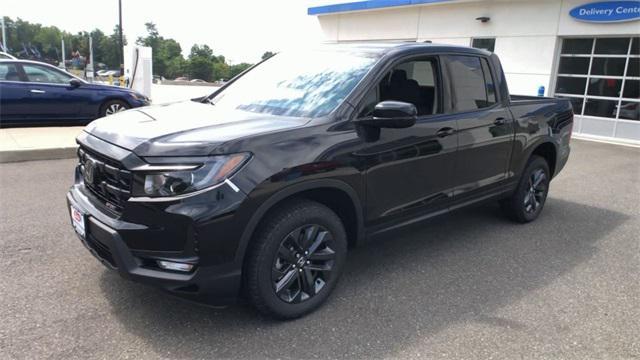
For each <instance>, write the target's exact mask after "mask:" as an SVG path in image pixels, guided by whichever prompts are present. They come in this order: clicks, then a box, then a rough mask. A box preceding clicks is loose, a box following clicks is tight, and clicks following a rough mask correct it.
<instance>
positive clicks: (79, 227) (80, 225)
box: [71, 205, 84, 237]
mask: <svg viewBox="0 0 640 360" xmlns="http://www.w3.org/2000/svg"><path fill="white" fill-rule="evenodd" d="M71 223H72V224H73V228H74V229H75V231H76V232H77V233H78V235H80V236H83V237H84V214H83V213H82V212H80V210H78V209H76V208H75V207H74V206H73V205H71Z"/></svg>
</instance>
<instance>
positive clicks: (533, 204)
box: [500, 155, 551, 223]
mask: <svg viewBox="0 0 640 360" xmlns="http://www.w3.org/2000/svg"><path fill="white" fill-rule="evenodd" d="M550 180H551V176H550V174H549V165H548V164H547V161H546V160H545V159H544V158H543V157H540V156H537V155H534V156H532V157H531V159H530V160H529V163H528V164H527V167H526V168H525V170H524V172H523V173H522V178H521V179H520V183H519V184H518V188H517V189H516V191H515V193H514V194H513V195H512V196H511V197H510V198H507V199H504V200H502V201H501V202H500V205H501V207H502V209H503V211H504V212H505V213H506V214H507V216H509V217H510V218H511V219H512V220H514V221H517V222H520V223H527V222H530V221H533V220H535V219H536V218H537V217H538V215H540V212H542V208H543V207H544V203H545V201H546V200H547V194H548V193H549V181H550Z"/></svg>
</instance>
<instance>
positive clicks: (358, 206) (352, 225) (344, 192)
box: [236, 179, 364, 266]
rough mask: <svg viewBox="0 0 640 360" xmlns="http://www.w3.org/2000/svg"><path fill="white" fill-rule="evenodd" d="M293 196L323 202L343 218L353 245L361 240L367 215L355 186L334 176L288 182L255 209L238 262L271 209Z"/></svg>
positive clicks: (247, 227) (242, 242) (245, 253)
mask: <svg viewBox="0 0 640 360" xmlns="http://www.w3.org/2000/svg"><path fill="white" fill-rule="evenodd" d="M293 198H305V199H309V200H312V201H316V202H318V203H321V204H323V205H325V206H327V207H328V208H330V209H331V210H332V211H334V212H335V213H336V214H337V215H338V217H340V219H341V220H342V223H343V225H344V227H345V231H346V232H347V241H348V243H349V246H350V247H353V246H356V245H357V244H359V243H360V242H361V239H362V237H363V235H364V218H363V214H362V203H361V202H360V197H359V196H358V194H357V192H356V191H355V189H353V187H351V186H350V185H348V184H347V183H345V182H342V181H339V180H333V179H323V180H311V181H306V182H303V183H299V184H295V185H290V186H287V187H286V188H284V189H282V190H280V191H278V192H276V193H274V194H273V195H271V196H269V198H268V199H267V200H266V201H264V202H263V203H262V204H261V205H260V206H259V207H258V209H257V210H256V211H255V212H254V213H253V215H252V216H251V218H250V220H249V222H248V223H247V226H246V228H245V230H244V231H243V233H242V235H241V238H240V244H239V247H238V250H237V253H236V262H237V263H239V264H240V265H242V266H244V261H245V258H246V255H247V250H248V249H249V244H250V243H251V239H252V238H253V235H254V233H255V231H256V230H257V229H258V227H259V225H260V223H261V222H262V221H263V220H264V219H265V218H266V217H267V216H268V215H269V213H270V211H271V210H273V209H275V208H276V207H277V206H279V205H281V204H283V203H284V202H286V201H287V200H290V199H293Z"/></svg>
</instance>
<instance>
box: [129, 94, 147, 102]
mask: <svg viewBox="0 0 640 360" xmlns="http://www.w3.org/2000/svg"><path fill="white" fill-rule="evenodd" d="M129 95H130V96H131V97H132V98H134V99H136V100H140V101H149V98H148V97H146V96H144V95H142V94H138V93H134V92H130V93H129Z"/></svg>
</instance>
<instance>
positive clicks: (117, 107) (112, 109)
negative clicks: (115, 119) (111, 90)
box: [105, 103, 127, 115]
mask: <svg viewBox="0 0 640 360" xmlns="http://www.w3.org/2000/svg"><path fill="white" fill-rule="evenodd" d="M125 110H127V109H126V108H125V107H124V106H122V104H118V103H114V104H110V105H109V106H107V109H106V111H105V114H106V115H113V114H115V113H118V112H120V111H125Z"/></svg>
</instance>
